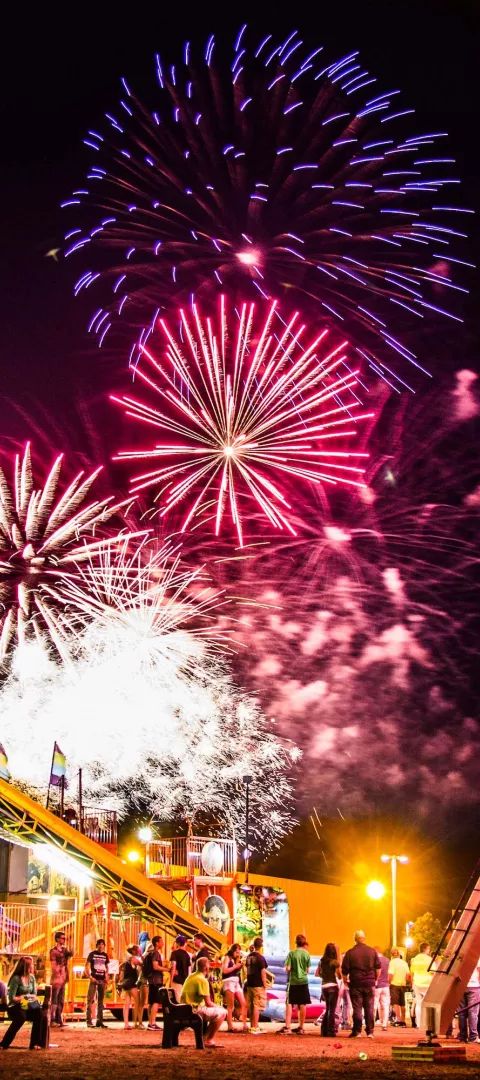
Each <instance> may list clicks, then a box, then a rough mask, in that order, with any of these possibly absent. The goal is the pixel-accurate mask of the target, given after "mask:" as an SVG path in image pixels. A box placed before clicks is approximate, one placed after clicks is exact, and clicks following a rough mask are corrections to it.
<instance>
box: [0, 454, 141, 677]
mask: <svg viewBox="0 0 480 1080" xmlns="http://www.w3.org/2000/svg"><path fill="white" fill-rule="evenodd" d="M62 464H63V455H59V456H58V457H57V459H56V460H55V461H54V463H53V465H52V466H51V469H50V471H49V473H48V474H47V476H46V478H45V480H44V482H43V485H42V486H40V487H36V486H35V479H34V474H33V471H32V462H31V452H30V444H29V443H27V444H26V446H25V449H24V452H23V455H20V454H16V456H15V460H14V468H13V482H12V484H11V485H10V484H9V482H8V480H7V477H6V475H5V473H4V472H3V470H2V469H0V629H1V632H0V660H1V661H5V659H6V657H7V654H8V653H9V651H10V650H11V648H12V646H13V645H14V643H15V641H17V640H18V641H22V640H23V639H24V637H25V634H26V633H27V634H28V632H29V631H30V630H31V632H32V634H35V635H36V636H37V637H38V636H44V637H46V638H47V639H48V640H49V641H50V642H51V643H53V645H54V646H55V648H56V649H57V650H58V652H59V653H60V654H61V655H62V654H63V652H64V649H65V633H66V631H68V619H66V618H65V615H64V612H63V608H64V603H63V602H62V600H61V598H60V599H59V600H57V601H54V602H53V603H52V602H51V599H49V597H48V595H47V594H46V593H45V592H43V591H42V586H43V585H45V584H47V583H48V582H50V583H51V584H52V585H53V583H55V586H56V589H57V593H59V594H61V591H62V583H65V582H66V581H67V579H68V577H69V576H70V575H72V574H75V573H76V572H77V567H78V563H79V562H82V561H83V560H84V559H93V558H94V557H95V554H96V553H97V552H98V550H99V548H100V546H101V545H102V544H103V543H104V542H105V539H104V538H103V539H97V540H95V539H94V536H95V531H97V532H98V530H99V529H100V530H101V529H102V527H103V526H104V525H105V523H106V522H108V520H109V519H111V518H112V517H113V516H114V515H116V514H118V513H119V512H120V511H121V510H125V509H126V508H127V506H130V505H131V501H132V500H131V499H127V500H125V501H124V502H121V503H114V501H113V496H109V497H108V498H103V499H93V500H92V501H88V500H89V496H90V490H91V488H92V486H93V484H94V483H95V480H96V479H97V477H98V475H99V473H100V472H101V468H98V469H95V471H94V472H93V473H91V474H90V475H85V472H84V471H83V470H82V471H81V472H80V473H78V474H77V476H75V477H74V479H73V480H72V481H71V483H70V484H68V485H67V486H66V487H62V486H61V470H62ZM125 532H126V531H125V530H124V534H123V535H125ZM123 535H122V536H121V535H120V534H119V533H118V532H113V535H112V536H111V537H110V539H108V544H110V545H116V544H118V543H119V542H120V539H121V540H122V541H123ZM129 535H131V534H129Z"/></svg>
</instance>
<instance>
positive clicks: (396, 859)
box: [380, 855, 408, 949]
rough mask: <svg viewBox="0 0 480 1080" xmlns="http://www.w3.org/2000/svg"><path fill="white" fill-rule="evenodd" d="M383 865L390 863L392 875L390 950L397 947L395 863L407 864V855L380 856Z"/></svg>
mask: <svg viewBox="0 0 480 1080" xmlns="http://www.w3.org/2000/svg"><path fill="white" fill-rule="evenodd" d="M380 859H381V861H382V862H383V863H388V862H389V863H390V871H391V875H392V949H394V948H396V945H397V863H408V855H381V856H380Z"/></svg>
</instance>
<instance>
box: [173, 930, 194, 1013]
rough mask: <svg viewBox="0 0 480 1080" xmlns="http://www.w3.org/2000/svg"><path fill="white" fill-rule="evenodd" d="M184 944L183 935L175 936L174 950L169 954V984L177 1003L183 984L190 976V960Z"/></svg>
mask: <svg viewBox="0 0 480 1080" xmlns="http://www.w3.org/2000/svg"><path fill="white" fill-rule="evenodd" d="M186 943H187V939H186V937H185V935H184V934H177V937H176V938H175V948H174V949H172V952H171V953H170V982H171V985H172V990H173V992H174V994H175V997H176V999H177V1001H180V998H181V996H182V987H183V984H184V982H185V979H187V978H188V976H189V974H190V964H191V959H190V953H189V952H187V950H186V948H185V945H186Z"/></svg>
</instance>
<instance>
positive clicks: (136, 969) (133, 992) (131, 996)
mask: <svg viewBox="0 0 480 1080" xmlns="http://www.w3.org/2000/svg"><path fill="white" fill-rule="evenodd" d="M141 970H142V953H141V949H140V946H139V945H131V946H130V948H129V949H127V959H126V961H125V963H124V965H123V979H122V984H121V989H122V990H123V993H124V995H125V997H124V1001H123V1026H124V1029H125V1031H130V1030H131V1025H130V1023H129V1019H130V1009H131V1010H132V1020H133V1023H134V1025H135V1027H136V1028H140V1027H143V1024H142V1023H141V1022H140V1018H139V1015H138V980H139V976H140V972H141Z"/></svg>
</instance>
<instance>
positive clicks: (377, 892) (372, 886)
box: [365, 881, 385, 900]
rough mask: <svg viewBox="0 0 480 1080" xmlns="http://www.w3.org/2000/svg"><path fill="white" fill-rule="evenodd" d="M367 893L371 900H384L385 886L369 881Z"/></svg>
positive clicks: (378, 882) (379, 882)
mask: <svg viewBox="0 0 480 1080" xmlns="http://www.w3.org/2000/svg"><path fill="white" fill-rule="evenodd" d="M365 891H366V894H367V896H369V897H370V900H383V897H384V896H385V885H383V883H382V882H381V881H369V882H368V885H367V887H366V890H365Z"/></svg>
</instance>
